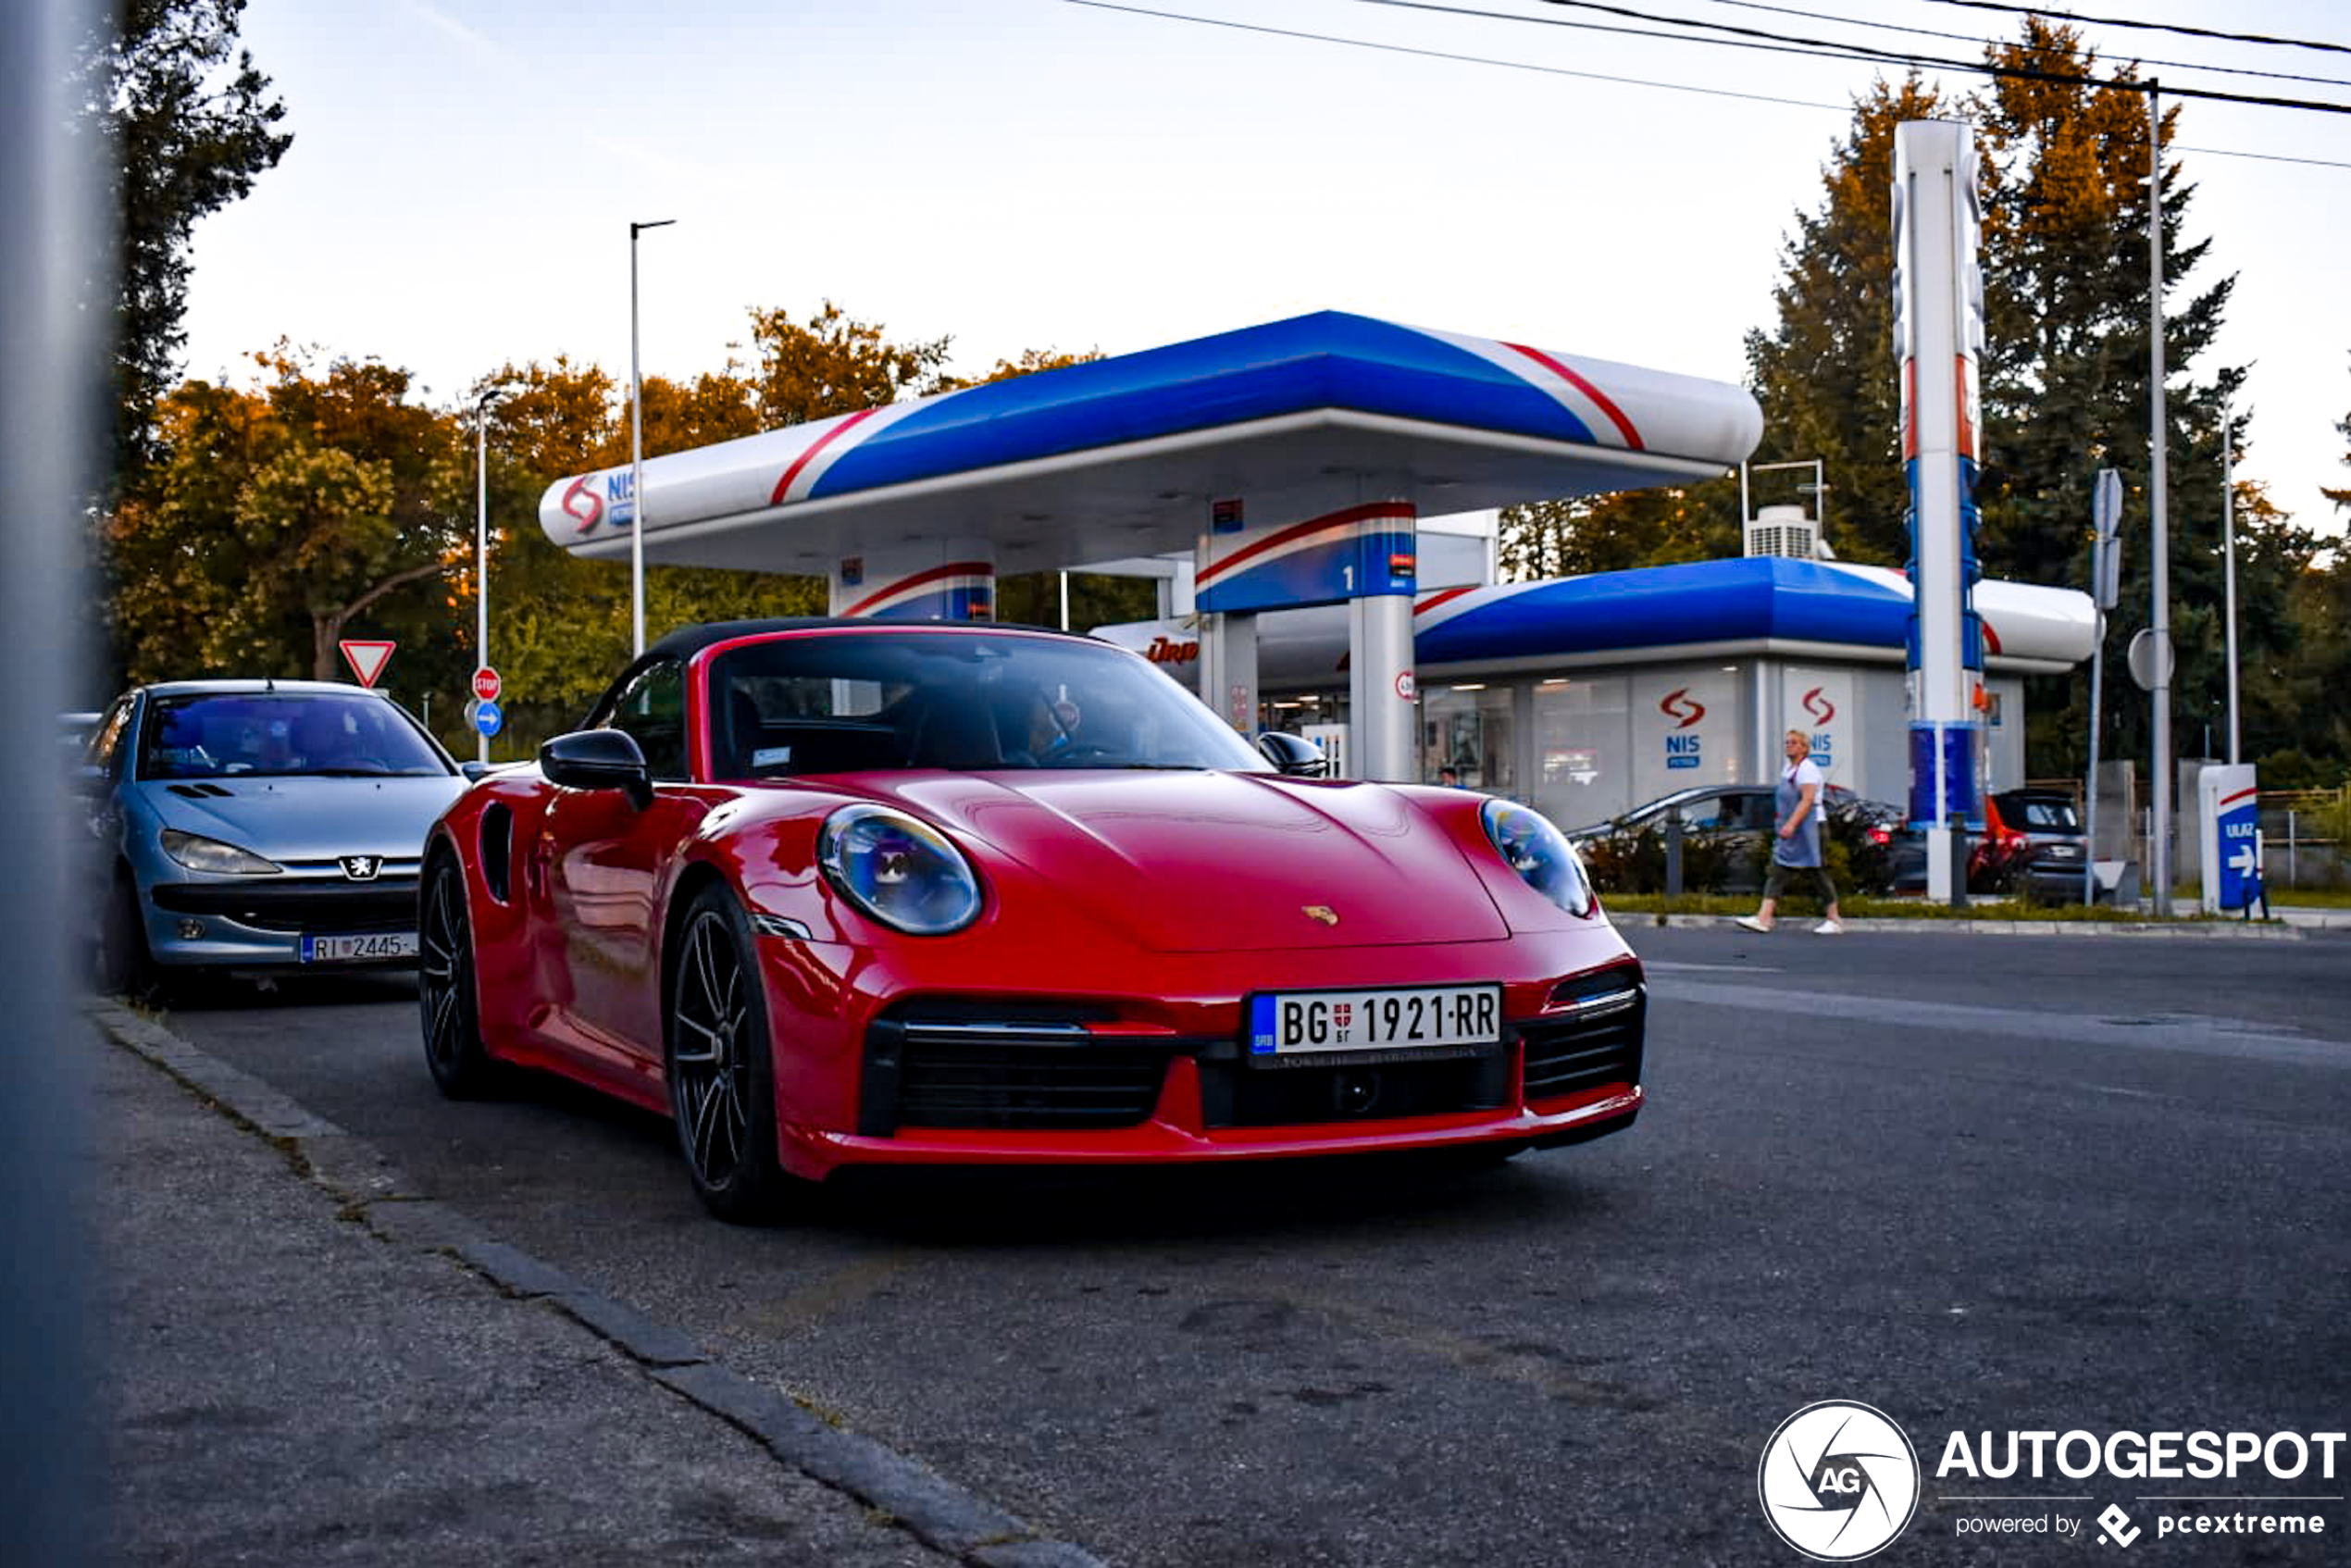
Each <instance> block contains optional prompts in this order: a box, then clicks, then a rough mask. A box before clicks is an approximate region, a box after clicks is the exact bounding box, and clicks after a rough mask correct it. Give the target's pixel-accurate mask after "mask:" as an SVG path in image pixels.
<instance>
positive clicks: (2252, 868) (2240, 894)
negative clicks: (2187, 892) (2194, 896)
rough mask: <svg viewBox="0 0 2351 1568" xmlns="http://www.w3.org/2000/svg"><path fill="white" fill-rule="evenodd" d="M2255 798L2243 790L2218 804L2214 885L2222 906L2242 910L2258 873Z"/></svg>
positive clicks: (2249, 791) (2258, 858) (2258, 857)
mask: <svg viewBox="0 0 2351 1568" xmlns="http://www.w3.org/2000/svg"><path fill="white" fill-rule="evenodd" d="M2257 799H2258V798H2257V797H2256V796H2255V794H2254V792H2253V791H2252V790H2244V791H2243V792H2242V794H2241V795H2240V796H2239V798H2237V799H2236V800H2233V801H2223V802H2221V803H2220V816H2219V828H2220V834H2219V838H2220V844H2219V849H2220V865H2219V866H2217V867H2216V868H2215V870H2216V872H2217V873H2218V875H2217V877H2216V879H2215V880H2216V884H2217V886H2218V888H2219V890H2220V897H2219V900H2218V901H2217V902H2219V903H2220V907H2221V908H2222V909H2243V908H2244V907H2245V900H2246V899H2247V898H2249V897H2250V896H2251V895H2252V891H2253V883H2254V881H2255V879H2256V878H2257V877H2258V876H2259V875H2260V869H2261V863H2260V856H2259V852H2258V850H2257V849H2256V847H2255V843H2256V840H2255V838H2254V835H2255V833H2256V831H2257V830H2258V829H2257V824H2258V813H2257Z"/></svg>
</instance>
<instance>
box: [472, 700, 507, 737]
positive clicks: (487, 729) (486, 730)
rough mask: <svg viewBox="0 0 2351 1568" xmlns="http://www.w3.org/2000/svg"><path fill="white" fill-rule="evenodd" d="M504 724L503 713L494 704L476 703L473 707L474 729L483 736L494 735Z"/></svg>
mask: <svg viewBox="0 0 2351 1568" xmlns="http://www.w3.org/2000/svg"><path fill="white" fill-rule="evenodd" d="M505 722H506V715H505V711H504V709H502V708H500V707H499V706H498V704H497V703H476V704H475V706H474V728H476V729H479V730H480V731H481V732H482V733H483V734H484V735H495V734H497V733H498V731H499V730H500V729H501V728H504V725H505Z"/></svg>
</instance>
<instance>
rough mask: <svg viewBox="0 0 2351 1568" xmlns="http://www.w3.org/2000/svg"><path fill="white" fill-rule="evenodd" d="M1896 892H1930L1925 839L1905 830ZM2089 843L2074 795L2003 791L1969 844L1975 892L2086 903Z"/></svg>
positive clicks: (1898, 849) (1899, 841)
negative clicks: (2085, 886) (2083, 885)
mask: <svg viewBox="0 0 2351 1568" xmlns="http://www.w3.org/2000/svg"><path fill="white" fill-rule="evenodd" d="M1891 851H1892V860H1893V867H1894V870H1893V890H1894V891H1895V892H1897V893H1922V892H1924V891H1925V890H1926V835H1925V834H1924V833H1922V832H1917V831H1914V830H1912V829H1910V828H1902V829H1901V830H1900V831H1899V832H1897V834H1896V835H1895V838H1894V842H1893V845H1892V846H1891ZM2089 868H2090V860H2089V841H2088V840H2087V838H2086V837H2085V836H2084V833H2083V830H2082V814H2081V811H2080V809H2079V808H2078V807H2077V806H2075V804H2074V803H2073V797H2072V796H2071V795H2070V794H2066V793H2064V792H2063V791H2060V790H2001V791H1999V792H1998V793H1997V794H1995V795H1993V796H1991V797H1990V798H1989V799H1987V800H1986V801H1985V802H1984V831H1983V832H1981V833H1979V834H1976V835H1974V836H1973V837H1972V841H1971V842H1970V844H1969V846H1968V873H1967V887H1968V891H1969V892H1971V893H2011V894H2016V895H2019V896H2021V897H2025V898H2032V899H2039V900H2042V901H2044V902H2055V903H2079V902H2082V881H2083V878H2084V877H2086V876H2088V875H2089Z"/></svg>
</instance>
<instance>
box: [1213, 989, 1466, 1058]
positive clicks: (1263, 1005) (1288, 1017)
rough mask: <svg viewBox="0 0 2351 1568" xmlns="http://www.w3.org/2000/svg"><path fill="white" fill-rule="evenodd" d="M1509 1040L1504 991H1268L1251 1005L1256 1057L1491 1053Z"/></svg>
mask: <svg viewBox="0 0 2351 1568" xmlns="http://www.w3.org/2000/svg"><path fill="white" fill-rule="evenodd" d="M1501 1038H1502V988H1501V987H1500V986H1498V985H1487V986H1417V987H1414V988H1412V989H1399V990H1360V991H1263V992H1260V993H1259V994H1257V995H1255V996H1252V997H1250V999H1249V1052H1250V1055H1251V1056H1312V1055H1317V1054H1323V1053H1327V1052H1352V1051H1376V1052H1388V1051H1426V1050H1432V1049H1437V1048H1443V1047H1449V1046H1465V1045H1491V1044H1493V1043H1494V1042H1495V1041H1497V1040H1499V1039H1501Z"/></svg>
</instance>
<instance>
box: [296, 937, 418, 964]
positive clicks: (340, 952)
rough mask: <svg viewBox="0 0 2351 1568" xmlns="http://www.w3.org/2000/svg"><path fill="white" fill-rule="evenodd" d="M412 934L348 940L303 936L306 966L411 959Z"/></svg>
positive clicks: (413, 953)
mask: <svg viewBox="0 0 2351 1568" xmlns="http://www.w3.org/2000/svg"><path fill="white" fill-rule="evenodd" d="M416 956H417V933H416V932H414V931H365V932H361V933H359V934H358V935H356V936H349V937H305V938H303V939H302V961H303V962H304V963H305V964H365V963H367V962H368V961H369V960H371V959H380V958H414V957H416Z"/></svg>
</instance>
